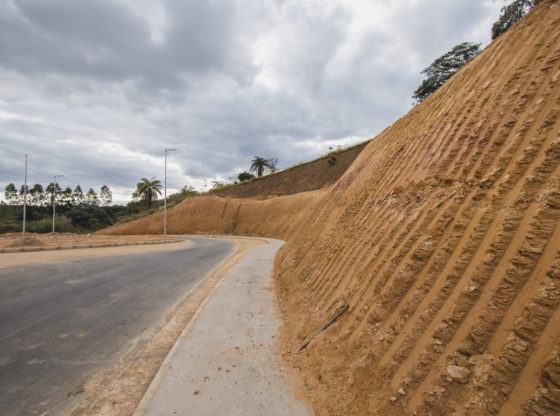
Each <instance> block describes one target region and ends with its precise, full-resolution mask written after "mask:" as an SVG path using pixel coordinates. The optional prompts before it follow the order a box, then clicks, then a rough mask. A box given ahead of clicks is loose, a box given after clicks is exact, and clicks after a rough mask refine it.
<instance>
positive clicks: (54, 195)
mask: <svg viewBox="0 0 560 416" xmlns="http://www.w3.org/2000/svg"><path fill="white" fill-rule="evenodd" d="M63 177H64V175H54V190H53V204H52V232H53V233H54V223H55V219H54V216H55V213H56V178H63Z"/></svg>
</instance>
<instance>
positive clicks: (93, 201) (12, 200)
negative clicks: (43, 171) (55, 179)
mask: <svg viewBox="0 0 560 416" xmlns="http://www.w3.org/2000/svg"><path fill="white" fill-rule="evenodd" d="M54 189H55V184H54V183H52V182H51V183H50V184H49V185H48V186H47V187H46V188H44V187H43V185H41V184H38V183H36V184H35V185H33V186H32V187H31V188H30V187H29V186H27V195H26V192H25V186H24V185H22V186H21V187H20V189H19V191H18V190H17V188H16V186H15V185H14V184H13V183H10V184H8V185H7V186H6V188H5V189H4V198H5V200H6V204H8V205H16V206H17V205H23V202H24V198H26V204H27V205H28V206H36V207H44V206H49V205H50V206H52V204H53V200H55V192H54ZM112 201H113V193H112V192H111V189H109V187H108V186H107V185H103V186H102V187H101V189H100V191H99V192H96V191H95V190H94V189H93V188H90V189H89V191H87V192H86V193H84V192H83V190H82V187H81V186H80V185H77V186H76V187H75V188H74V190H72V188H70V187H67V188H66V189H62V188H61V187H60V186H59V185H58V184H56V205H57V206H59V205H61V206H76V205H81V204H86V205H97V206H99V205H109V204H110V203H111V202H112Z"/></svg>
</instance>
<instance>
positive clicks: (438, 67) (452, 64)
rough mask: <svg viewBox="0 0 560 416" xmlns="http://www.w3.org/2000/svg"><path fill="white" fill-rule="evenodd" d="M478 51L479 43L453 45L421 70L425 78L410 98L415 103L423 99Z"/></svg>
mask: <svg viewBox="0 0 560 416" xmlns="http://www.w3.org/2000/svg"><path fill="white" fill-rule="evenodd" d="M479 53H480V43H473V42H463V43H460V44H458V45H456V46H454V47H453V49H451V50H450V51H449V52H447V53H446V54H444V55H442V56H440V57H439V58H437V59H436V60H435V61H434V62H432V64H431V65H430V66H429V67H427V68H425V69H424V70H423V71H422V72H421V74H425V75H426V79H424V81H422V84H421V85H420V86H419V87H418V88H417V89H416V91H414V95H413V96H412V98H414V99H415V100H416V102H417V103H421V102H422V101H424V100H425V99H426V98H427V97H428V96H429V95H430V94H432V93H433V92H434V91H436V90H437V89H438V88H439V87H441V86H442V85H443V84H445V82H446V81H447V80H448V79H449V78H451V77H452V76H453V74H455V73H456V72H457V71H459V70H460V69H461V68H462V67H463V66H464V65H465V64H466V63H467V62H469V61H470V60H472V59H473V58H474V57H476V55H478V54H479Z"/></svg>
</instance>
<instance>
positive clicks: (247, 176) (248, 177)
mask: <svg viewBox="0 0 560 416" xmlns="http://www.w3.org/2000/svg"><path fill="white" fill-rule="evenodd" d="M254 177H255V175H253V174H251V173H249V172H241V173H240V174H239V175H237V179H239V182H245V181H249V180H251V179H253V178H254Z"/></svg>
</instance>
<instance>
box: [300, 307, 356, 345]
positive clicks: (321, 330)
mask: <svg viewBox="0 0 560 416" xmlns="http://www.w3.org/2000/svg"><path fill="white" fill-rule="evenodd" d="M348 308H350V305H346V306H344V307H343V308H342V309H341V310H340V311H339V312H338V313H337V314H336V315H335V316H334V317H333V318H332V319H331V320H330V321H329V322H327V324H326V325H325V326H324V327H322V328H321V329H319V330H318V331H317V332H315V333H314V334H313V335H312V336H311V338H309V339H308V340H307V341H306V342H305V344H303V345H302V346H301V347H299V350H298V351H301V350H303V349H304V348H305V347H307V345H309V343H310V342H311V340H313V338H315V337H316V336H317V335H319V334H320V333H321V332H323V331H324V330H325V329H327V328H328V327H329V326H330V325H331V324H332V323H334V321H336V320H337V319H338V318H339V317H340V315H342V314H343V313H344V312H346V311H347V310H348Z"/></svg>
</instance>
